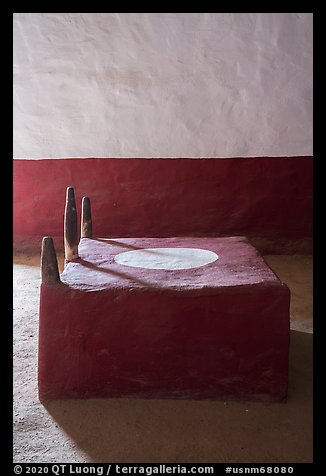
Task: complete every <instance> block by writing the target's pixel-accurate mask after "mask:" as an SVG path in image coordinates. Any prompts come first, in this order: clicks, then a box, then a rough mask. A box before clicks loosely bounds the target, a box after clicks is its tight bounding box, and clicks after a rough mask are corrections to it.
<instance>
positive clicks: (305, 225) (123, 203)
mask: <svg viewBox="0 0 326 476" xmlns="http://www.w3.org/2000/svg"><path fill="white" fill-rule="evenodd" d="M70 185H71V186H73V187H74V188H75V196H76V200H77V210H78V214H79V219H80V205H81V199H82V197H83V196H84V195H87V196H89V197H90V199H91V207H92V217H93V233H94V236H106V237H109V236H112V237H113V236H121V237H122V236H125V237H128V236H135V237H140V236H147V237H155V236H156V237H157V236H162V237H163V236H176V235H190V236H191V235H216V236H218V235H245V236H248V237H249V238H253V240H255V239H256V240H258V241H259V240H261V242H265V243H275V242H278V243H282V242H284V243H285V242H287V241H288V240H294V241H295V240H296V241H297V242H298V240H301V239H310V238H311V235H312V157H257V158H225V159H224V158H216V159H206V158H204V159H187V158H182V159H168V158H164V159H140V158H125V159H114V158H89V159H88V158H83V159H78V158H77V159H46V160H22V159H15V160H14V247H23V246H24V245H27V244H28V245H35V246H38V247H40V244H41V238H42V236H45V235H51V236H53V237H56V238H55V243H56V246H57V247H61V246H62V240H63V212H64V204H65V191H66V187H67V186H70ZM282 240H283V241H282ZM258 241H257V242H258ZM271 246H272V245H271Z"/></svg>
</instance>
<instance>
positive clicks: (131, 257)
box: [114, 248, 218, 270]
mask: <svg viewBox="0 0 326 476" xmlns="http://www.w3.org/2000/svg"><path fill="white" fill-rule="evenodd" d="M217 259H218V255H217V254H216V253H213V251H209V250H202V249H199V248H146V249H140V250H134V251H126V252H125V253H120V254H118V255H116V256H115V258H114V260H115V262H116V263H118V264H122V265H124V266H132V267H134V268H147V269H171V270H173V269H191V268H199V267H200V266H205V265H206V264H209V263H213V262H214V261H216V260H217Z"/></svg>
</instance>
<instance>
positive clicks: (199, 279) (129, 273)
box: [61, 236, 281, 292]
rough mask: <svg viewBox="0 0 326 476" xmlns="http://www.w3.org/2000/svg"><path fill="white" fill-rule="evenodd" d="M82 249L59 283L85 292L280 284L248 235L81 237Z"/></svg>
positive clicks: (212, 289) (79, 247)
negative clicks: (247, 237) (249, 240)
mask: <svg viewBox="0 0 326 476" xmlns="http://www.w3.org/2000/svg"><path fill="white" fill-rule="evenodd" d="M78 250H79V256H80V257H79V259H78V260H76V261H73V262H70V263H68V264H66V266H65V269H64V270H63V272H62V273H61V281H62V282H63V283H64V284H66V285H68V286H69V287H72V288H74V289H79V290H84V291H99V290H110V289H135V288H140V289H146V290H147V289H151V288H153V289H155V290H158V289H161V290H162V291H163V290H176V291H192V290H202V291H203V290H207V291H209V292H212V291H213V292H214V291H217V290H218V289H219V288H225V287H235V286H252V285H261V284H266V285H279V286H280V285H281V282H280V280H279V278H278V277H277V276H276V275H275V274H274V273H273V271H272V270H271V269H270V268H269V266H268V265H267V264H266V262H265V261H264V259H263V258H262V256H261V255H260V254H259V253H258V251H257V250H256V249H255V248H254V247H253V246H252V245H251V244H250V243H249V242H248V240H247V239H246V238H245V237H239V236H231V237H219V238H215V237H172V238H114V239H109V238H92V239H90V238H82V239H81V240H80V243H79V246H78Z"/></svg>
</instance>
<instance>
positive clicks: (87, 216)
mask: <svg viewBox="0 0 326 476" xmlns="http://www.w3.org/2000/svg"><path fill="white" fill-rule="evenodd" d="M92 233H93V232H92V215H91V201H90V199H89V198H88V197H83V200H82V216H81V231H80V236H81V238H92Z"/></svg>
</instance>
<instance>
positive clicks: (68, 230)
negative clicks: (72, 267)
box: [64, 187, 78, 262]
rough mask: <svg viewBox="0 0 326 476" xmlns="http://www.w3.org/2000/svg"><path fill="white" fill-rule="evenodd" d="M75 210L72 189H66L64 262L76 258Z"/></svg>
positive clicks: (76, 231)
mask: <svg viewBox="0 0 326 476" xmlns="http://www.w3.org/2000/svg"><path fill="white" fill-rule="evenodd" d="M77 233H78V230H77V209H76V201H75V192H74V189H73V187H67V194H66V206H65V216H64V247H65V260H66V262H68V261H73V260H75V259H77V258H78V235H77Z"/></svg>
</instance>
